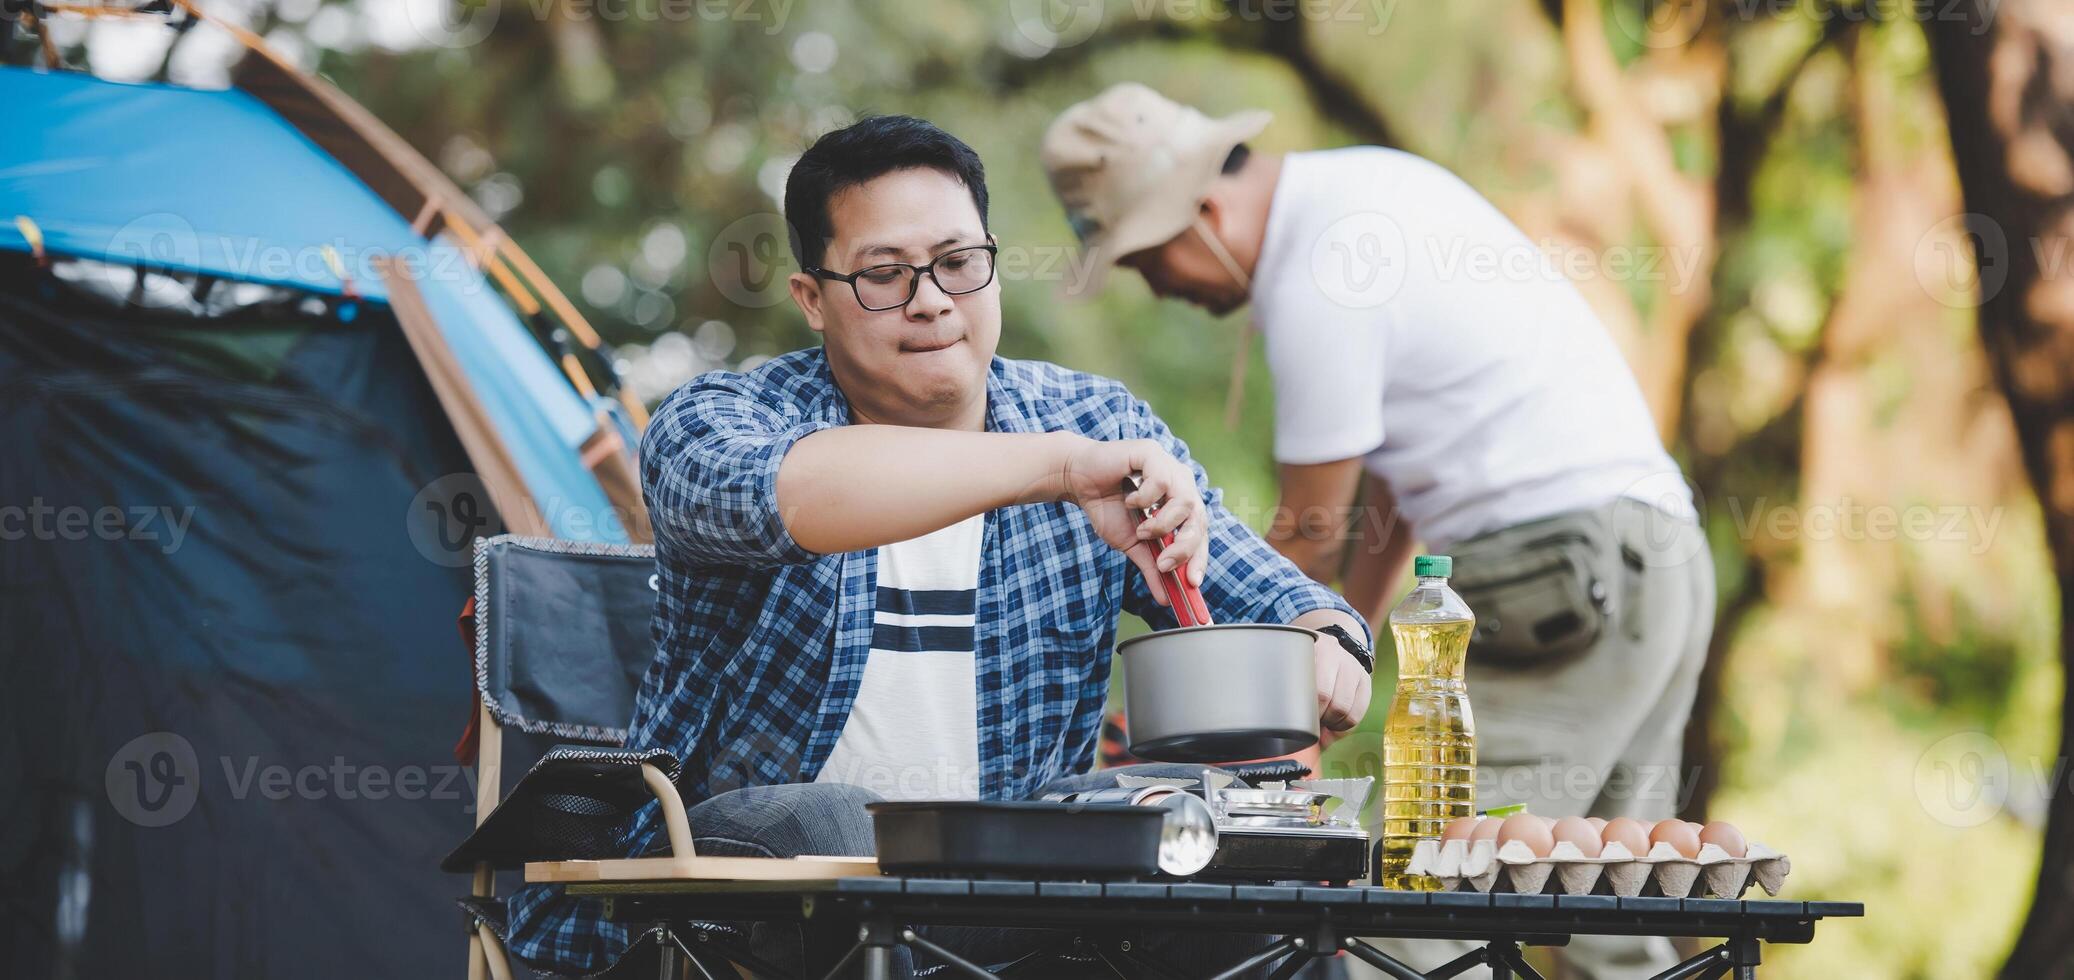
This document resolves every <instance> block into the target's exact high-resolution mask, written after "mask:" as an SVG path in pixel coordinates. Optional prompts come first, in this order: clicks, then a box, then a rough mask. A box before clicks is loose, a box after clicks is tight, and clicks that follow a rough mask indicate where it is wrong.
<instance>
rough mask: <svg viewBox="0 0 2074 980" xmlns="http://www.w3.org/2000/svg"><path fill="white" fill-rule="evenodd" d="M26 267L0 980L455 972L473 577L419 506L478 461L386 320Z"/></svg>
mask: <svg viewBox="0 0 2074 980" xmlns="http://www.w3.org/2000/svg"><path fill="white" fill-rule="evenodd" d="M103 268H104V269H116V270H118V272H117V273H110V274H111V275H113V274H119V273H120V272H122V271H124V270H120V268H119V267H103ZM0 269H4V274H0V446H4V449H0V507H4V508H6V509H5V510H0V624H4V629H5V633H4V635H5V637H6V646H7V653H6V656H5V657H4V658H0V659H4V663H5V675H4V680H0V718H4V721H0V785H4V786H7V787H10V789H9V790H8V791H6V792H0V879H4V880H5V881H6V882H7V887H6V888H5V889H4V890H0V894H4V895H5V901H6V902H7V903H8V911H9V913H10V914H9V915H8V916H7V923H6V925H5V927H4V932H0V935H4V936H5V937H6V939H5V940H4V944H5V946H6V947H8V948H7V949H6V950H5V951H4V952H0V963H5V964H6V967H5V968H4V969H0V973H5V974H6V975H8V976H19V977H45V976H51V977H62V976H79V977H106V976H181V977H210V976H214V977H250V976H290V975H293V976H331V975H337V976H355V977H366V976H427V975H440V974H444V975H448V976H459V975H460V974H461V973H462V972H463V971H464V969H465V956H464V954H465V946H464V941H465V940H464V937H463V934H462V932H461V926H460V920H459V917H458V915H457V914H456V913H453V912H451V906H450V905H449V904H447V902H446V901H445V898H446V897H447V896H451V895H458V894H460V893H462V892H464V891H465V890H466V882H465V881H463V880H460V879H458V878H456V877H455V876H450V875H444V874H441V873H440V872H439V871H438V870H437V864H438V861H439V859H440V857H441V856H442V855H444V854H445V853H446V851H447V850H449V849H450V848H451V847H452V846H453V845H454V843H455V842H456V841H458V840H459V839H461V838H462V837H463V836H465V834H466V833H467V831H468V829H469V828H470V826H471V825H472V822H473V815H472V804H473V791H472V782H471V781H470V780H471V779H472V774H470V773H467V772H465V771H463V770H462V769H461V768H460V767H458V766H456V765H455V764H454V763H453V760H452V757H451V754H450V750H451V746H452V744H453V742H454V739H455V737H456V735H457V733H458V732H459V730H460V728H461V726H462V725H463V723H464V722H465V721H466V719H467V715H468V711H469V707H470V704H471V695H470V691H471V678H470V677H469V675H468V670H467V660H466V658H465V656H464V654H463V650H462V647H461V644H460V641H459V639H458V637H457V635H456V632H455V628H454V616H455V614H456V613H457V612H458V611H459V609H460V607H461V605H462V603H463V602H464V600H465V597H466V592H467V589H468V573H467V569H466V568H464V567H460V566H459V564H458V562H456V561H454V560H451V559H450V558H449V557H448V556H447V555H446V554H445V553H442V552H441V551H439V550H438V546H437V544H436V542H438V535H439V534H440V533H441V532H442V531H445V532H447V533H448V534H449V535H452V534H454V533H455V532H456V530H457V528H455V527H454V526H452V521H451V518H449V520H448V522H447V524H448V526H446V527H442V526H441V521H440V516H439V515H438V514H437V513H436V512H434V511H433V510H431V509H430V508H426V507H424V506H422V504H423V503H424V502H423V501H419V502H418V503H419V505H420V506H415V507H414V505H413V498H414V497H415V496H416V495H417V494H418V492H419V490H420V489H421V488H423V487H425V486H426V485H427V484H429V483H431V482H432V481H434V480H435V479H436V478H438V477H440V476H442V475H445V474H452V473H462V472H466V471H467V470H468V469H469V465H468V461H467V459H466V457H465V456H464V455H463V453H462V452H461V449H460V446H459V445H458V443H457V441H456V439H455V437H454V434H453V431H452V429H451V428H450V427H449V426H448V425H446V423H445V421H444V417H443V414H442V412H441V410H440V407H439V404H438V403H437V401H436V400H435V398H434V397H433V394H432V392H431V390H430V389H429V387H428V386H427V384H426V381H425V377H424V375H423V373H422V371H421V370H420V369H419V367H418V364H417V362H416V360H415V359H414V358H413V356H412V353H411V351H410V349H409V347H408V345H407V344H406V343H405V341H404V339H403V337H402V335H401V334H400V333H399V331H398V329H397V326H396V324H395V322H394V320H393V319H392V318H391V317H390V316H389V314H388V311H387V309H386V308H385V307H381V306H379V305H368V306H366V307H365V308H363V309H361V310H360V311H359V315H358V316H357V317H355V318H354V319H353V321H352V322H350V323H341V322H339V321H338V319H337V318H336V317H335V316H333V315H332V313H331V307H330V305H329V304H328V303H326V302H321V301H317V300H314V299H312V298H310V297H308V296H307V295H306V294H294V293H288V292H287V291H278V292H279V293H281V294H282V295H284V296H287V297H290V298H288V299H283V300H281V301H278V302H271V303H262V304H260V305H257V306H253V307H249V308H245V309H240V310H236V311H233V312H230V313H226V314H224V315H221V316H216V317H207V318H202V317H196V316H192V315H188V314H185V313H172V312H153V311H144V310H139V309H136V308H123V307H121V306H118V305H114V304H111V303H110V302H108V301H107V300H106V299H103V298H101V297H98V296H93V295H90V294H89V292H88V291H86V290H82V289H79V288H77V287H75V286H74V285H71V284H68V283H65V282H63V281H61V280H60V279H58V278H57V277H55V276H52V275H50V274H47V273H44V272H40V271H38V270H37V269H36V268H35V266H34V264H33V263H31V262H30V261H29V260H28V258H27V257H26V256H21V255H17V254H7V253H0ZM189 281H190V282H191V281H192V280H189ZM217 288H218V290H219V291H221V290H223V289H225V288H227V284H226V285H219V286H218V287H217ZM296 299H300V300H301V302H297V301H295V300H296ZM312 308H314V312H313V311H312ZM414 524H415V526H413V525H414ZM428 542H433V543H435V544H434V545H433V546H432V548H431V549H430V550H429V551H428V550H426V545H427V543H428ZM428 554H430V555H431V556H432V557H428ZM453 554H455V555H465V551H456V552H454V553H453ZM435 559H437V560H435ZM20 787H25V788H26V789H27V791H26V792H21V791H17V790H16V789H13V788H20ZM156 824H163V825H162V826H159V825H156ZM447 923H451V928H444V927H442V926H444V925H445V924H447Z"/></svg>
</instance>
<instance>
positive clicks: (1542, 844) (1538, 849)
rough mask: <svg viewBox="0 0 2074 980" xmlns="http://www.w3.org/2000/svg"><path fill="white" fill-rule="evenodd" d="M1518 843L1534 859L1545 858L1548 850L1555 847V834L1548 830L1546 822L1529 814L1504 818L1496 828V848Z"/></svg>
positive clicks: (1516, 814) (1517, 814)
mask: <svg viewBox="0 0 2074 980" xmlns="http://www.w3.org/2000/svg"><path fill="white" fill-rule="evenodd" d="M1513 841H1519V842H1520V843H1522V844H1525V845H1527V850H1530V851H1533V852H1534V856H1535V857H1544V858H1545V857H1547V856H1548V852H1549V849H1551V848H1553V847H1555V834H1553V833H1551V832H1550V831H1549V829H1548V821H1547V820H1546V819H1545V818H1542V817H1537V816H1535V815H1533V814H1531V813H1515V814H1513V815H1512V816H1509V817H1506V818H1505V822H1504V823H1503V824H1501V825H1499V827H1498V847H1499V848H1501V849H1502V848H1504V847H1505V845H1507V844H1510V843H1512V842H1513Z"/></svg>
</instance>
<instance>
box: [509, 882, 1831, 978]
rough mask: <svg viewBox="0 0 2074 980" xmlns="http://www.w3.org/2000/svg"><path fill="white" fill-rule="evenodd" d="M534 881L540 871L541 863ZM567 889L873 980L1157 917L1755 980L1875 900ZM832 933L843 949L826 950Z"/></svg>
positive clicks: (1195, 887) (1358, 950)
mask: <svg viewBox="0 0 2074 980" xmlns="http://www.w3.org/2000/svg"><path fill="white" fill-rule="evenodd" d="M610 863H612V862H599V864H601V865H604V864H610ZM536 867H539V866H536ZM528 877H529V878H532V879H533V880H540V879H539V878H533V876H532V875H531V874H529V875H528ZM568 888H569V893H570V894H571V895H581V896H586V897H591V898H601V899H603V900H604V901H605V905H606V915H607V916H608V917H610V918H612V919H615V920H619V921H623V922H629V923H644V924H645V923H656V922H661V923H667V924H676V923H687V924H688V923H695V922H702V921H703V922H716V921H730V920H732V921H743V920H757V921H795V922H799V923H801V924H802V925H803V926H805V927H806V928H807V929H808V934H809V948H810V949H812V948H815V947H816V946H819V947H820V948H821V949H822V950H824V951H826V953H832V954H841V955H842V962H841V963H838V964H837V965H836V967H835V969H834V970H833V971H831V973H830V976H835V975H838V974H839V973H840V971H841V970H842V969H844V968H845V967H846V966H847V965H848V964H850V963H851V962H852V961H858V960H861V966H862V969H863V974H864V976H866V977H869V978H873V980H877V978H880V977H885V976H888V975H889V974H890V971H891V964H892V958H893V949H894V947H896V946H899V945H903V944H905V945H908V946H912V947H917V948H920V949H924V950H927V951H928V952H930V953H931V954H933V955H935V956H937V957H938V958H940V959H943V960H944V961H946V962H948V963H950V964H951V966H952V968H953V969H954V970H955V971H956V972H958V973H960V974H963V975H965V976H968V977H992V976H993V974H991V973H988V972H986V971H985V970H983V969H981V968H979V967H978V966H975V965H973V964H970V963H966V962H963V961H962V960H959V959H958V958H957V957H956V956H955V955H952V954H949V953H948V951H946V950H943V949H941V948H940V947H937V946H936V945H935V944H933V943H931V942H930V941H929V940H928V938H927V937H926V936H920V935H917V934H916V933H915V932H914V930H913V928H912V927H915V926H933V925H968V926H1012V927H1049V928H1055V929H1063V930H1074V931H1078V932H1080V933H1082V934H1084V935H1088V936H1094V937H1101V936H1104V935H1110V936H1113V935H1114V934H1115V933H1116V931H1117V929H1118V924H1119V923H1128V926H1129V928H1130V929H1132V930H1142V929H1144V928H1147V927H1154V928H1158V929H1161V930H1180V931H1191V930H1193V931H1204V932H1246V933H1263V934H1271V935H1278V936H1283V937H1284V938H1283V939H1281V940H1280V941H1278V942H1276V943H1275V944H1273V945H1272V946H1269V947H1268V948H1267V949H1264V950H1262V951H1261V952H1260V954H1258V955H1257V956H1254V957H1252V958H1250V959H1248V960H1247V961H1245V962H1244V963H1240V964H1237V965H1235V966H1234V967H1233V968H1231V969H1230V970H1227V971H1225V972H1224V973H1221V974H1218V977H1220V978H1222V977H1229V976H1235V975H1237V974H1239V973H1242V972H1244V971H1245V970H1247V969H1251V968H1254V967H1257V966H1263V965H1267V964H1271V963H1277V961H1280V962H1279V963H1278V964H1277V965H1276V967H1275V969H1274V971H1273V974H1272V975H1273V977H1275V978H1277V980H1283V978H1287V977H1290V976H1293V975H1294V974H1295V973H1296V972H1297V971H1298V970H1299V969H1301V968H1302V967H1303V965H1304V964H1305V963H1307V962H1309V961H1310V960H1311V959H1313V958H1316V957H1320V956H1331V955H1334V954H1335V953H1337V952H1339V951H1341V950H1344V951H1345V952H1347V953H1349V954H1350V955H1353V956H1355V957H1358V958H1360V959H1361V960H1364V961H1366V962H1368V963H1370V964H1372V965H1374V966H1375V967H1376V968H1378V969H1380V970H1382V971H1383V972H1384V973H1385V974H1388V975H1389V976H1391V977H1395V978H1398V980H1440V978H1444V977H1452V976H1455V975H1456V974H1458V973H1460V972H1462V971H1464V970H1467V969H1469V968H1471V967H1474V966H1477V965H1479V964H1484V965H1488V966H1489V967H1490V968H1491V975H1492V976H1493V977H1495V978H1498V980H1509V978H1512V977H1515V976H1517V977H1522V978H1530V977H1538V976H1539V975H1538V974H1536V973H1535V972H1534V970H1533V969H1532V968H1530V967H1529V966H1528V965H1527V963H1526V962H1525V960H1524V959H1523V958H1522V957H1521V955H1520V946H1521V945H1522V944H1527V945H1561V944H1563V943H1565V942H1568V940H1569V937H1570V936H1572V935H1605V936H1668V937H1694V938H1708V939H1719V940H1721V942H1720V944H1718V945H1715V946H1713V947H1711V948H1709V949H1707V950H1706V951H1704V952H1702V953H1700V954H1698V955H1696V956H1694V957H1692V958H1690V959H1688V960H1686V961H1685V962H1683V963H1680V964H1678V965H1677V966H1675V967H1672V968H1671V969H1669V970H1666V971H1664V972H1663V973H1660V974H1658V975H1657V978H1656V980H1686V978H1699V977H1719V976H1723V975H1726V974H1728V973H1730V972H1731V971H1733V973H1734V976H1735V977H1737V978H1739V980H1740V978H1748V977H1755V976H1756V973H1757V963H1758V958H1759V949H1760V945H1761V944H1762V943H1765V942H1774V943H1805V942H1809V941H1811V940H1813V939H1814V935H1815V923H1816V922H1818V921H1820V920H1822V919H1824V918H1829V917H1839V916H1862V915H1864V914H1865V907H1864V906H1863V905H1861V904H1859V903H1856V902H1791V901H1777V900H1730V899H1699V898H1687V899H1677V898H1615V897H1613V896H1610V895H1514V894H1482V893H1475V892H1441V893H1426V892H1404V891H1391V890H1388V889H1383V888H1371V887H1361V886H1354V887H1344V888H1328V887H1298V886H1270V885H1219V884H1205V883H1193V882H1180V883H1172V884H1167V883H1157V882H1054V881H1044V882H1034V881H999V880H989V879H943V878H898V877H876V876H872V877H846V878H832V879H824V880H794V881H714V880H687V879H654V880H641V881H624V880H622V881H589V882H576V883H571V884H570V885H569V886H568ZM1362 936H1389V937H1402V938H1413V939H1433V938H1445V939H1464V940H1473V941H1476V942H1480V943H1482V944H1483V945H1482V946H1481V947H1479V948H1478V949H1475V950H1473V951H1471V952H1470V953H1468V954H1465V955H1463V956H1462V957H1459V958H1458V959H1456V960H1454V961H1452V962H1449V963H1447V964H1444V965H1442V966H1439V967H1436V968H1434V969H1431V970H1427V971H1424V972H1421V971H1419V970H1416V969H1413V968H1412V967H1410V966H1407V965H1405V964H1404V963H1402V962H1399V961H1398V960H1397V959H1395V958H1393V957H1391V956H1389V955H1387V954H1385V953H1384V952H1383V951H1382V950H1379V949H1376V948H1375V947H1374V946H1371V945H1369V944H1368V943H1366V942H1363V941H1362V940H1361V939H1358V938H1356V937H1362ZM815 937H819V938H818V940H817V939H816V938H815ZM831 940H833V941H834V942H835V943H836V945H833V946H830V945H829V943H830V942H831ZM845 946H847V952H846V953H845V952H844V951H843V949H844V947H845ZM1095 946H1096V950H1097V952H1098V953H1099V955H1101V956H1102V957H1103V958H1104V959H1105V960H1107V961H1108V962H1109V963H1110V964H1111V965H1112V966H1114V967H1116V968H1117V969H1118V972H1119V973H1122V974H1123V975H1124V976H1127V977H1135V976H1151V977H1171V976H1173V973H1172V972H1171V971H1170V970H1166V969H1164V968H1162V967H1161V966H1160V965H1159V964H1156V963H1151V962H1147V961H1146V960H1144V959H1143V958H1142V957H1139V956H1135V955H1134V954H1133V953H1132V951H1131V949H1130V944H1129V942H1128V941H1125V940H1117V939H1112V940H1110V941H1101V940H1099V939H1098V940H1097V941H1096V943H1095ZM665 948H666V949H667V948H668V944H665ZM663 969H664V970H666V971H670V970H674V969H675V964H674V963H673V962H671V957H668V956H666V957H665V960H664V963H663ZM664 975H665V976H670V975H671V974H670V973H667V972H666V973H665V974H664Z"/></svg>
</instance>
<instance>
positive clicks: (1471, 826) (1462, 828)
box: [1440, 817, 1484, 844]
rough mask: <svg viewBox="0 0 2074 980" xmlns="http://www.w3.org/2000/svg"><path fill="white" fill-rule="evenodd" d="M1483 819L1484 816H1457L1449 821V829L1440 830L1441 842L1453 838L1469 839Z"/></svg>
mask: <svg viewBox="0 0 2074 980" xmlns="http://www.w3.org/2000/svg"><path fill="white" fill-rule="evenodd" d="M1483 819H1484V818H1482V817H1456V818H1455V819H1453V820H1450V821H1448V822H1447V829H1445V830H1442V831H1441V832H1440V842H1441V843H1443V844H1445V843H1447V842H1448V841H1451V840H1459V841H1466V840H1468V839H1469V835H1470V834H1471V833H1473V832H1475V830H1476V828H1477V825H1478V824H1480V823H1482V822H1483Z"/></svg>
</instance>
